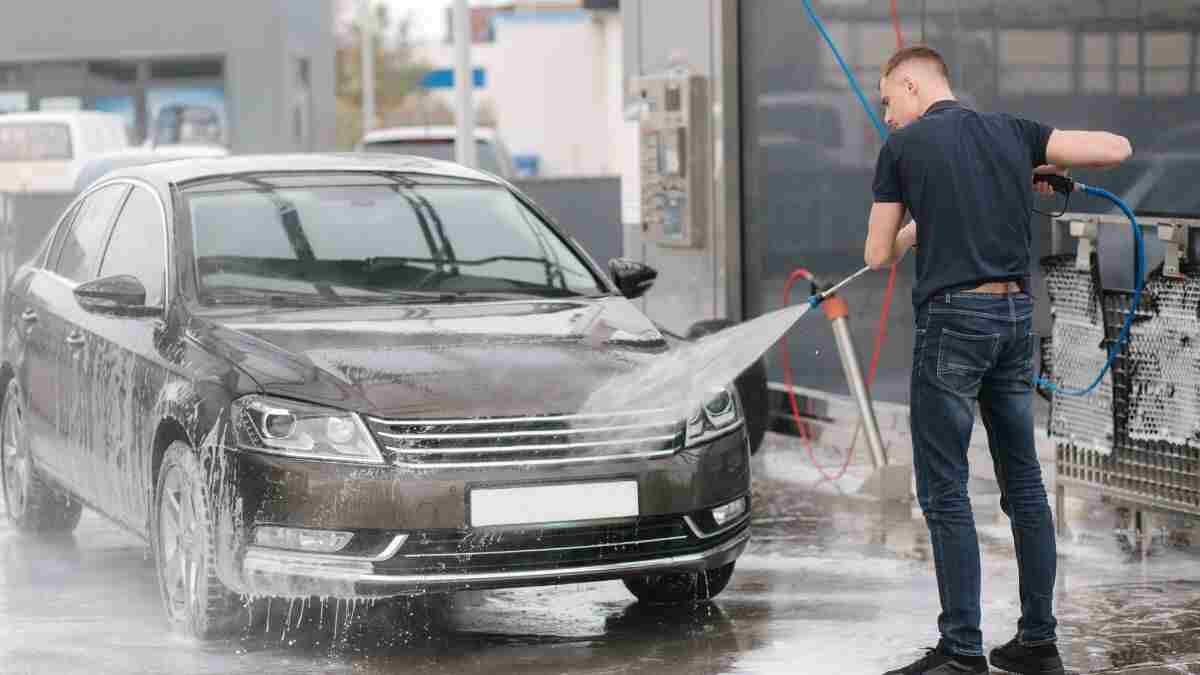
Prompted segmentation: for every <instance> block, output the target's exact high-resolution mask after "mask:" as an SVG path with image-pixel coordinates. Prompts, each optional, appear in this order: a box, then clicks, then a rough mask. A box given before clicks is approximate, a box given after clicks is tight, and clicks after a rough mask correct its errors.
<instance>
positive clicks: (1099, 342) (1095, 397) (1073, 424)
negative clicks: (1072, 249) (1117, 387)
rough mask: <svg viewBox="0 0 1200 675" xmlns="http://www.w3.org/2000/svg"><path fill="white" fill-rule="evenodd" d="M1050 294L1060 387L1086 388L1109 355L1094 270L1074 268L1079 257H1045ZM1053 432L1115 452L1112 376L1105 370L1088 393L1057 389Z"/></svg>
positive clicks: (1085, 445) (1052, 411) (1053, 359)
mask: <svg viewBox="0 0 1200 675" xmlns="http://www.w3.org/2000/svg"><path fill="white" fill-rule="evenodd" d="M1042 267H1043V269H1044V270H1045V279H1046V289H1047V292H1048V294H1049V295H1050V304H1051V310H1050V311H1051V314H1052V316H1053V320H1054V323H1053V328H1052V329H1051V339H1050V345H1049V347H1048V349H1049V352H1050V363H1051V364H1053V370H1054V373H1053V377H1054V380H1055V382H1057V383H1058V385H1059V386H1060V387H1063V388H1066V389H1083V388H1085V387H1087V386H1088V385H1089V384H1091V383H1092V381H1093V380H1094V379H1095V377H1096V373H1098V372H1100V368H1101V367H1103V366H1104V361H1105V359H1107V357H1108V352H1107V343H1106V341H1105V332H1104V326H1103V324H1102V323H1101V320H1100V318H1101V312H1100V298H1099V296H1098V294H1097V293H1096V287H1097V285H1096V280H1095V278H1094V277H1093V275H1092V273H1091V272H1090V271H1081V270H1077V269H1075V256H1073V255H1070V256H1054V257H1051V258H1046V259H1045V260H1043V261H1042ZM1048 427H1049V431H1050V436H1051V437H1052V438H1055V439H1057V440H1060V441H1063V442H1066V443H1069V444H1071V445H1072V446H1076V447H1080V448H1087V449H1090V450H1094V451H1096V452H1099V453H1101V454H1105V455H1106V454H1108V453H1110V452H1111V451H1112V445H1113V414H1112V375H1111V373H1109V374H1106V375H1105V376H1104V379H1103V380H1101V382H1100V385H1099V386H1097V387H1096V388H1095V389H1094V390H1093V391H1092V392H1091V393H1090V394H1088V395H1087V396H1068V395H1065V394H1062V393H1059V392H1055V393H1054V395H1053V399H1052V404H1051V408H1050V423H1049V425H1048Z"/></svg>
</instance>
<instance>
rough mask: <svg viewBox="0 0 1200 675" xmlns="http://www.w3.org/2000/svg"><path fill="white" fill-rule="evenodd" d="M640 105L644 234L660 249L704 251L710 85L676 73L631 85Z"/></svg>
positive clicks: (696, 77) (709, 181) (682, 72)
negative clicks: (664, 247) (665, 247)
mask: <svg viewBox="0 0 1200 675" xmlns="http://www.w3.org/2000/svg"><path fill="white" fill-rule="evenodd" d="M629 93H630V96H631V97H632V98H633V99H635V100H639V101H640V103H641V113H640V116H639V123H640V124H639V126H640V129H639V144H640V150H641V179H642V181H641V182H642V229H643V231H644V232H646V234H647V235H648V239H649V240H650V241H653V242H655V243H657V244H659V245H661V246H677V247H688V248H698V247H702V246H704V242H705V232H706V231H707V230H708V228H709V218H710V211H711V206H710V203H711V199H710V194H709V190H711V186H712V168H711V167H712V162H711V157H710V155H711V153H710V152H709V151H708V149H709V144H710V142H711V116H710V104H709V85H708V79H707V78H706V77H704V76H701V75H695V74H691V73H690V72H689V71H688V70H687V69H686V68H674V69H672V70H670V71H667V72H665V73H662V74H657V75H648V76H643V77H635V78H632V79H631V80H630V92H629Z"/></svg>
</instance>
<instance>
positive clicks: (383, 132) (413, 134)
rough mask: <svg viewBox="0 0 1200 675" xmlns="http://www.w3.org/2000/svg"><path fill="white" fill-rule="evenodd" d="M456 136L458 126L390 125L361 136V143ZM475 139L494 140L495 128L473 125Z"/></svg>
mask: <svg viewBox="0 0 1200 675" xmlns="http://www.w3.org/2000/svg"><path fill="white" fill-rule="evenodd" d="M456 138H458V127H451V126H441V125H439V126H427V127H420V126H413V127H391V128H388V129H376V130H375V131H371V132H368V133H367V135H365V136H363V139H362V142H363V143H387V142H388V141H412V140H429V139H434V140H438V139H443V140H448V141H452V140H454V139H456ZM475 139H476V140H484V141H494V140H496V130H495V129H491V128H489V127H475Z"/></svg>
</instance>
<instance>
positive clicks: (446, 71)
mask: <svg viewBox="0 0 1200 675" xmlns="http://www.w3.org/2000/svg"><path fill="white" fill-rule="evenodd" d="M473 75H474V77H473V78H472V79H474V80H475V88H476V89H482V88H483V87H484V86H486V85H487V76H486V74H485V73H484V70H483V68H475V69H474V72H473ZM420 84H421V86H422V87H424V88H426V89H452V88H454V69H452V68H438V69H436V70H431V71H429V72H428V73H425V77H422V78H421V83H420Z"/></svg>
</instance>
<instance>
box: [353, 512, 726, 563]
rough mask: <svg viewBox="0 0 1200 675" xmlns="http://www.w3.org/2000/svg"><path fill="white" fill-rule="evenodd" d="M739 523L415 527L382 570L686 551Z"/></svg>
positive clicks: (613, 559) (633, 557)
mask: <svg viewBox="0 0 1200 675" xmlns="http://www.w3.org/2000/svg"><path fill="white" fill-rule="evenodd" d="M746 526H747V522H746V521H744V520H743V522H740V523H738V524H737V525H736V526H734V527H731V528H730V529H729V530H728V531H725V532H722V533H721V534H720V535H718V536H716V537H713V538H712V539H708V540H702V539H700V538H698V537H696V536H695V534H693V533H692V532H691V531H690V530H689V529H688V528H687V526H686V525H685V524H684V522H683V519H682V518H680V517H679V516H663V517H653V518H635V519H627V520H623V521H621V522H613V523H607V524H603V525H599V524H598V525H593V526H583V527H579V526H572V527H563V528H533V527H525V528H503V529H502V530H496V531H490V530H474V531H472V530H428V531H424V532H416V533H413V535H412V536H410V537H409V539H408V541H407V542H406V543H405V544H404V547H403V548H402V549H401V550H400V552H399V553H398V554H396V555H395V556H393V557H392V558H391V559H390V560H386V561H381V562H378V563H376V565H375V570H376V573H379V574H457V573H486V572H502V571H508V572H512V571H527V570H540V569H555V568H563V567H573V566H581V565H602V564H609V563H621V562H631V561H637V560H647V559H653V558H662V557H667V556H673V555H683V554H687V553H691V552H694V551H698V550H701V549H703V548H705V547H711V546H713V545H714V544H718V543H720V542H723V541H726V540H728V539H730V538H732V537H735V536H737V535H738V534H739V533H740V532H741V531H742V530H744V529H745V528H746Z"/></svg>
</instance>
